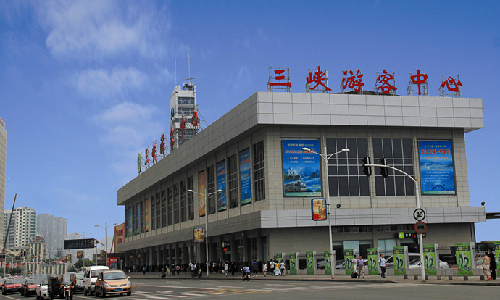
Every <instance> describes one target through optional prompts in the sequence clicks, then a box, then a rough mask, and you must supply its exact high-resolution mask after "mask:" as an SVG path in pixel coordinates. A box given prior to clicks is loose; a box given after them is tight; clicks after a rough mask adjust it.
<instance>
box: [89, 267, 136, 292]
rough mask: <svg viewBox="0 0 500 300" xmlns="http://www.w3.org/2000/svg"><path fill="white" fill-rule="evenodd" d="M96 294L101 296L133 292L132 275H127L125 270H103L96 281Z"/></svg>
mask: <svg viewBox="0 0 500 300" xmlns="http://www.w3.org/2000/svg"><path fill="white" fill-rule="evenodd" d="M95 294H96V296H98V295H100V296H101V297H106V295H111V294H114V295H116V294H119V295H121V294H127V295H128V296H130V295H131V294H132V283H131V282H130V277H127V275H125V273H124V272H123V271H120V270H113V271H111V270H110V271H103V272H101V273H100V274H99V277H97V280H96V282H95Z"/></svg>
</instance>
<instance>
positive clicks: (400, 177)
mask: <svg viewBox="0 0 500 300" xmlns="http://www.w3.org/2000/svg"><path fill="white" fill-rule="evenodd" d="M412 145H413V144H412V140H411V139H380V138H376V139H373V154H374V156H375V158H374V162H373V163H380V159H381V158H382V157H385V159H386V161H387V164H388V165H390V166H393V167H395V168H397V169H399V170H403V171H405V172H406V173H408V174H409V175H412V176H413V175H414V174H413V155H412V153H413V146H412ZM375 170H376V172H375V195H377V196H401V197H403V196H413V195H415V190H414V188H415V186H414V183H413V180H411V179H410V178H408V177H406V175H404V174H403V173H400V172H397V171H394V170H392V169H389V170H388V172H387V173H388V175H389V176H388V177H387V178H385V179H384V178H383V177H382V175H380V172H379V170H380V168H375Z"/></svg>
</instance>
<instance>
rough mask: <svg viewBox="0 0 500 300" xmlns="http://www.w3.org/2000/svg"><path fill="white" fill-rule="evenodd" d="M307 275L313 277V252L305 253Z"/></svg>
mask: <svg viewBox="0 0 500 300" xmlns="http://www.w3.org/2000/svg"><path fill="white" fill-rule="evenodd" d="M306 261H307V275H314V251H307V252H306Z"/></svg>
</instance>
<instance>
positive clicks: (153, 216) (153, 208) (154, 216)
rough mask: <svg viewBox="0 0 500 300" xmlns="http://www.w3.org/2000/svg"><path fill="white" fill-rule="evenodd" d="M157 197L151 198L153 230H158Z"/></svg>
mask: <svg viewBox="0 0 500 300" xmlns="http://www.w3.org/2000/svg"><path fill="white" fill-rule="evenodd" d="M155 204H156V202H155V196H151V230H155V229H156V210H155Z"/></svg>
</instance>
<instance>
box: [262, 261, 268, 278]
mask: <svg viewBox="0 0 500 300" xmlns="http://www.w3.org/2000/svg"><path fill="white" fill-rule="evenodd" d="M262 273H264V277H266V273H267V263H266V262H264V263H263V264H262Z"/></svg>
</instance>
